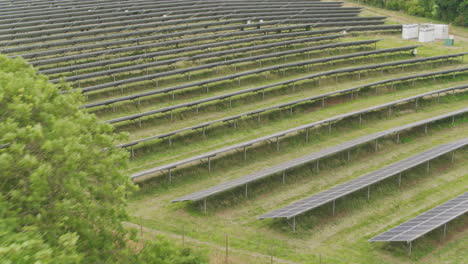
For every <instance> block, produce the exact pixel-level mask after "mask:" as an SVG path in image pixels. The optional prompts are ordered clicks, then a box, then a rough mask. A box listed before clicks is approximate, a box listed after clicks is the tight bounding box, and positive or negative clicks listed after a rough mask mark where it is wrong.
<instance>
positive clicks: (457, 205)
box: [369, 192, 468, 242]
mask: <svg viewBox="0 0 468 264" xmlns="http://www.w3.org/2000/svg"><path fill="white" fill-rule="evenodd" d="M467 211H468V192H465V193H464V194H462V195H459V196H457V197H455V198H453V199H451V200H450V201H447V202H445V203H443V204H441V205H439V206H437V207H435V208H433V209H431V210H429V211H427V212H424V213H422V214H420V215H418V216H417V217H415V218H413V219H411V220H409V221H407V222H404V223H403V224H401V225H399V226H397V227H394V228H392V229H390V230H388V231H387V232H384V233H382V234H380V235H378V236H375V237H373V238H372V239H370V240H369V241H373V242H376V241H404V242H411V241H413V240H415V239H417V238H419V237H421V236H423V235H425V234H427V233H429V232H430V231H432V230H434V229H436V228H438V227H441V226H443V225H445V224H447V223H448V222H450V221H451V220H453V219H455V218H457V217H459V216H462V215H464V214H466V212H467Z"/></svg>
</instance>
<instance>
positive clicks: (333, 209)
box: [332, 200, 335, 216]
mask: <svg viewBox="0 0 468 264" xmlns="http://www.w3.org/2000/svg"><path fill="white" fill-rule="evenodd" d="M332 214H333V216H335V200H333V202H332Z"/></svg>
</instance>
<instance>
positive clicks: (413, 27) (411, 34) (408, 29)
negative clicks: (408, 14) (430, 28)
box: [402, 24, 419, 39]
mask: <svg viewBox="0 0 468 264" xmlns="http://www.w3.org/2000/svg"><path fill="white" fill-rule="evenodd" d="M418 36H419V25H418V24H406V25H403V30H402V38H403V39H416V38H418Z"/></svg>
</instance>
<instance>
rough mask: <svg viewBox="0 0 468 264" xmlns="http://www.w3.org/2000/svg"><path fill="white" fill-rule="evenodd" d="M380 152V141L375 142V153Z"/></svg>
mask: <svg viewBox="0 0 468 264" xmlns="http://www.w3.org/2000/svg"><path fill="white" fill-rule="evenodd" d="M378 150H379V141H378V140H377V139H376V140H375V145H374V151H375V152H377V151H378Z"/></svg>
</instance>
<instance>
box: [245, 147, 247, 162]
mask: <svg viewBox="0 0 468 264" xmlns="http://www.w3.org/2000/svg"><path fill="white" fill-rule="evenodd" d="M244 160H247V147H244Z"/></svg>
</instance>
